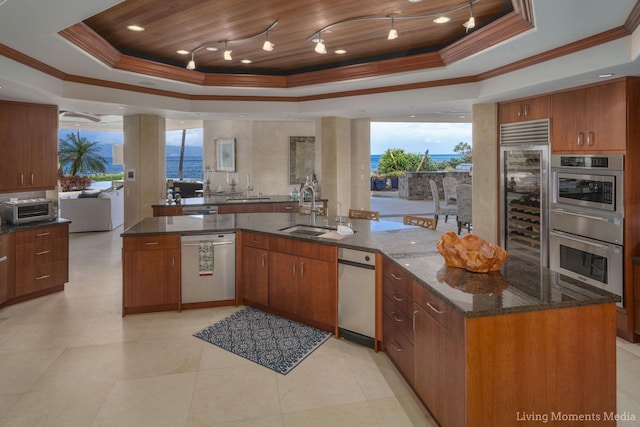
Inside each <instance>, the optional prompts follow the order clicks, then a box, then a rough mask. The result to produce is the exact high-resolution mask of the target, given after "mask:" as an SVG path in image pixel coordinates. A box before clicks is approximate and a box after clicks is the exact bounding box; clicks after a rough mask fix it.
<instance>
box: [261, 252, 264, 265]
mask: <svg viewBox="0 0 640 427" xmlns="http://www.w3.org/2000/svg"><path fill="white" fill-rule="evenodd" d="M260 263H261V265H262V268H264V254H262V256H261V257H260Z"/></svg>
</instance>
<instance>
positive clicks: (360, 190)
mask: <svg viewBox="0 0 640 427" xmlns="http://www.w3.org/2000/svg"><path fill="white" fill-rule="evenodd" d="M351 207H352V208H353V209H364V210H369V209H371V120H370V119H354V120H351Z"/></svg>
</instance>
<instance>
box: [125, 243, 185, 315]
mask: <svg viewBox="0 0 640 427" xmlns="http://www.w3.org/2000/svg"><path fill="white" fill-rule="evenodd" d="M122 286H123V308H122V315H123V316H124V315H125V314H130V313H144V312H151V311H164V310H177V309H178V308H179V303H180V235H178V234H164V235H155V236H154V235H151V236H140V237H124V238H123V239H122Z"/></svg>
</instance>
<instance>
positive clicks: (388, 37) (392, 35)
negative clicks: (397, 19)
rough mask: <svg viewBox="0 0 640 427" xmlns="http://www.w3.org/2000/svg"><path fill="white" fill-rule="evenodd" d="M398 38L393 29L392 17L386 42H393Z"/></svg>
mask: <svg viewBox="0 0 640 427" xmlns="http://www.w3.org/2000/svg"><path fill="white" fill-rule="evenodd" d="M397 38H398V31H396V29H395V28H394V27H393V16H392V17H391V29H390V30H389V35H387V40H395V39H397Z"/></svg>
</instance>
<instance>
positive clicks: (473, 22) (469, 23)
mask: <svg viewBox="0 0 640 427" xmlns="http://www.w3.org/2000/svg"><path fill="white" fill-rule="evenodd" d="M462 26H463V27H464V28H465V32H467V33H468V32H469V30H471V29H472V28H474V27H475V26H476V18H474V17H473V1H470V2H469V20H468V21H467V22H465V23H464V24H462Z"/></svg>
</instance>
